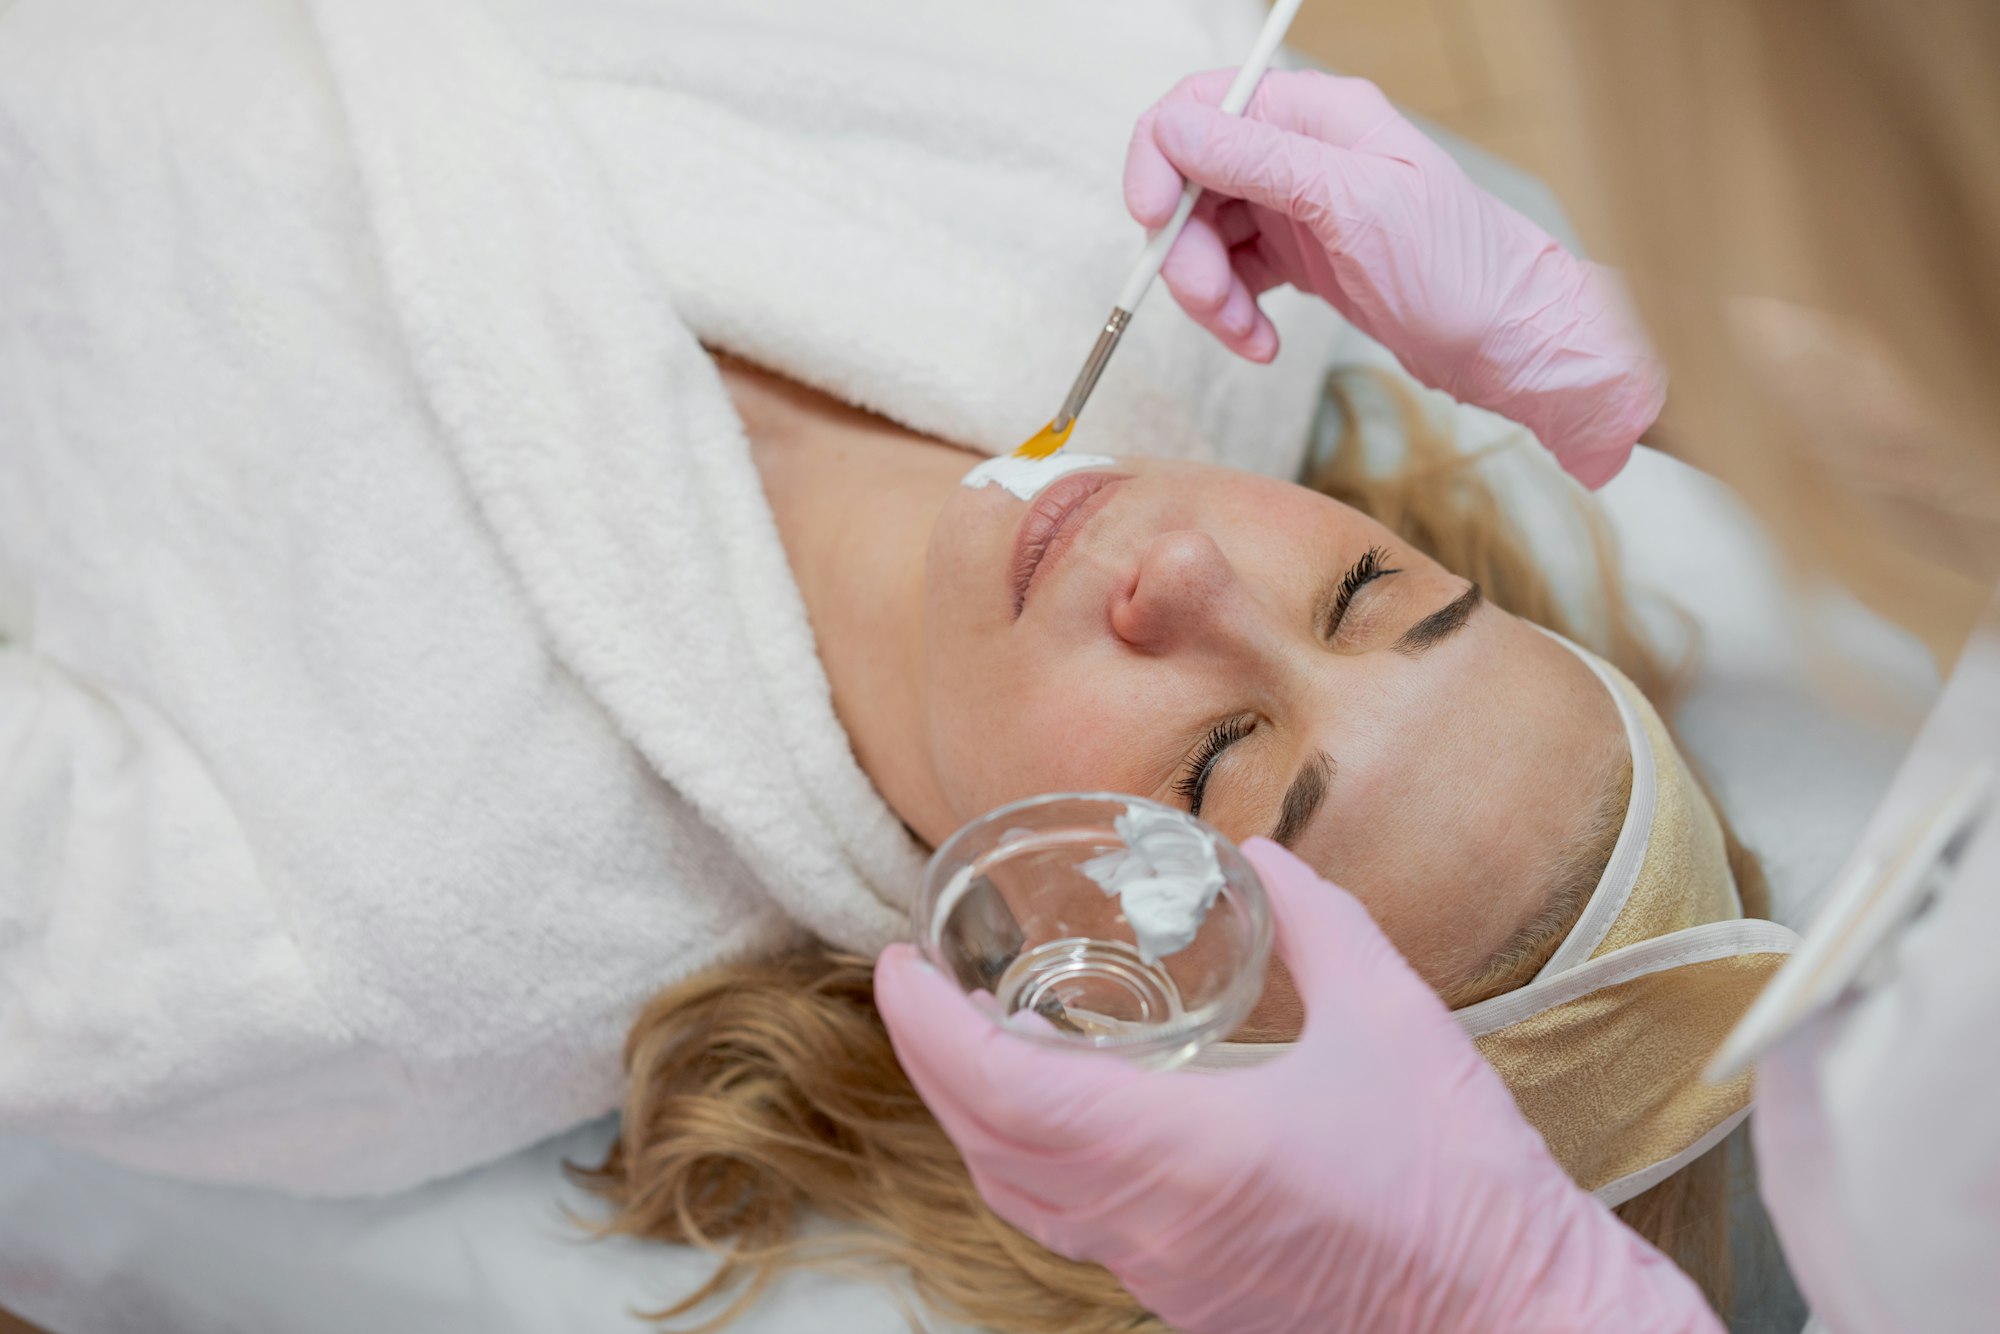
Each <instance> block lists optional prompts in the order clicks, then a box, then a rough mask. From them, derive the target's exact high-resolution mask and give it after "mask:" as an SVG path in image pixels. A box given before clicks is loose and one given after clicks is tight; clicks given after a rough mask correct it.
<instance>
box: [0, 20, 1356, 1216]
mask: <svg viewBox="0 0 2000 1334" xmlns="http://www.w3.org/2000/svg"><path fill="white" fill-rule="evenodd" d="M1257 18H1258V11H1257V7H1256V6H1255V5H1254V4H1252V3H1248V0H1244V2H1243V3H1220V2H1219V0H1174V2H1172V3H1168V2H1166V0H1097V2H1096V3H1092V4H1088V5H1085V4H1077V3H1074V2H1073V0H1007V3H969V2H965V3H942V4H933V5H916V4H909V3H904V2H902V0H882V2H881V3H868V2H867V0H797V2H796V3H788V4H779V3H764V2H760V3H748V2H746V0H721V2H718V3H711V4H692V3H669V4H652V5H642V4H637V3H632V2H631V0H626V2H624V3H614V2H613V0H596V2H595V3H588V4H585V3H577V2H576V0H505V2H504V3H501V2H498V0H496V2H494V3H487V4H480V3H475V2H474V0H325V3H306V2H304V0H204V2H203V3H199V4H196V3H176V4H162V3H159V0H15V3H13V4H12V5H11V6H10V7H7V8H5V9H4V11H0V638H4V639H5V641H6V643H5V644H4V645H0V1125H5V1126H7V1127H10V1128H17V1129H26V1130H29V1131H31V1132H33V1133H37V1134H41V1135H45V1136H47V1137H49V1138H51V1139H55V1140H60V1141H62V1142H64V1143H67V1144H71V1145H76V1146H81V1147H85V1148H88V1149H91V1150H93V1151H96V1152H98V1153H101V1154H103V1155H105V1156H107V1157H110V1158H113V1159H116V1160H119V1161H121V1162H125V1163H128V1164H133V1165H137V1166H141V1167H146V1168H151V1169H156V1170H159V1171H164V1172H171V1173H176V1174H183V1175H189V1176H199V1177H206V1178H211V1179H218V1180H226V1181H237V1182H251V1183H260V1184H268V1185H275V1186H281V1187H285V1188H290V1189H296V1190H304V1191H326V1192H365V1191H380V1190H387V1189H393V1188H396V1187H400V1186H404V1185H408V1184H410V1183H413V1182H416V1181H419V1180H422V1179H425V1178H428V1177H432V1176H436V1175H439V1174H442V1173H446V1172H450V1171H453V1170H456V1169H459V1168H462V1167H465V1166H467V1165H470V1164H473V1163H477V1162H479V1161H482V1160H484V1159H487V1158H490V1157H493V1156H495V1155H498V1154H501V1153H504V1152H506V1151H508V1150H511V1149H514V1148H516V1147H519V1146H521V1145H523V1144H526V1143H528V1142H530V1141H533V1140H535V1139H537V1138H539V1137H541V1136H544V1135H547V1134H549V1133H551V1132H554V1131H557V1130H560V1129H562V1128H564V1127H565V1126H567V1125H570V1124H571V1123H573V1122H575V1121H577V1120H579V1119H581V1118H584V1117H588V1116H591V1115H594V1114H597V1113H599V1112H602V1111H604V1110H605V1109H607V1108H609V1107H611V1106H613V1105H614V1104H615V1101H616V1097H617V1091H618V1086H619V1066H618V1051H619V1046H620V1042H621V1040H622V1037H623V1033H624V1030H625V1028H626V1026H627V1024H628V1023H629V1021H630V1019H631V1018H632V1015H633V1013H634V1011H635V1009H636V1007H637V1006H638V1005H639V1004H640V1003H641V1001H642V1000H643V999H644V998H645V997H646V996H647V995H648V994H650V993H651V992H652V991H654V990H655V989H656V988H658V987H659V986H661V985H662V984H664V983H667V982H670V981H672V980H674V979H676V978H680V977H683V976H686V975H687V974H689V973H690V972H692V971H694V970H697V969H699V968H702V967H704V966H706V965H709V964H713V963H715V962H717V961H719V960H725V959H730V958H735V957H742V956H745V955H749V954H753V953H761V952H769V951H774V950H778V949H781V948H785V947H787V946H788V945H792V944H796V943H798V942H800V941H802V940H804V939H806V938H808V937H812V936H817V937H819V938H821V939H824V940H827V941H831V942H834V943H835V944H838V945H840V946H844V947H847V948H850V949H856V950H868V951H872V950H874V949H876V948H878V947H879V946H881V945H882V944H883V943H885V942H887V941H888V940H890V939H892V938H894V937H896V936H897V935H898V934H900V933H901V931H902V929H903V923H904V921H905V908H906V903H907V896H908V895H909V893H910V892H911V890H912V888H913V887H914V884H915V881H916V878H917V876H918V874H919V871H920V868H921V865H922V851H921V849H920V848H918V847H917V846H916V844H915V843H914V841H913V840H912V839H911V838H910V837H909V836H908V835H907V834H906V833H905V832H904V830H903V828H902V826H901V824H900V823H899V821H898V820H897V819H896V817H895V815H894V814H893V813H892V812H891V811H890V810H889V809H888V808H887V806H886V805H885V804H884V803H883V802H882V800H881V798H880V797H879V795H878V794H877V793H876V792H875V791H874V789H873V788H872V787H871V786H870V784H869V783H868V781H867V779H866V777H865V776H864V775H863V774H862V773H861V771H860V769H859V768H858V766H857V765H856V764H855V762H854V758H853V755H852V753H851V751H850V749H849V747H848V743H847V739H846V737H845V736H844V734H843V733H842V732H841V730H840V727H839V725H838V723H837V722H836V720H835V717H834V714H833V712H832V709H831V706H830V703H829V696H828V689H827V684H826V679H825V677H824V675H823V673H822V671H821V669H820V666H819V664H818V661H817V658H816V657H815V654H814V650H813V644H812V639H811V635H810V632H809V629H808V626H807V622H806V619H805V615H804V610H803V607H802V604H801V602H800V600H799V597H798V593H797V590H796V588H795V586H794V585H793V583H792V581H791V577H790V574H789V572H788V570H787V568H786V565H785V560H784V554H783V551H782V549H781V547H780V544H779V542H778V539H777V535H776V530H775V528H774V526H773V523H772V519H771V515H770V513H769V510H768V508H767V507H766V505H765V502H764V499H763V494H762V491H761V489H760V487H759V485H758V480H757V476H756V473H755V471H754V469H753V468H752V466H751V463H750V459H749V454H748V450H747V448H746V446H745V441H744V438H743V434H742V428H741V424H740V423H739V421H738V420H737V418H736V416H735V414H734V412H733V411H732V409H731V406H730V403H729V400H728V398H727V396H726V395H725V394H724V393H723V391H722V388H721V386H720V383H719V381H718V379H717V377H716V375H715V372H714V368H713V366H712V365H711V363H710V361H709V359H708V357H707V355H706V354H705V353H704V352H703V350H702V346H701V344H702V343H703V342H706V343H708V344H710V345H712V346H715V347H720V348H725V349H728V350H730V351H732V352H735V353H738V354H741V355H742V356H744V357H746V358H749V359H752V360H754V361H757V362H760V363H762V364H764V365H767V366H770V367H773V368H775V369H777V370H779V371H781V372H783V373H785V374H787V375H790V376H792V377H794V378H796V379H798V380H801V381H804V382H806V383H809V384H812V385H816V386H818V387H820V388H822V389H825V390H828V391H830V392H832V393H834V394H836V395H838V396H840V397H841V398H844V399H846V400H848V401H850V402H853V403H856V404H859V405H861V406H863V407H866V408H869V409H872V410H874V411H877V412H880V413H882V414H883V415H885V416H887V417H890V418H892V419H894V420H896V421H899V422H902V423H904V424H906V425H908V426H911V427H913V428H916V429H918V430H921V431H925V432H930V433H933V434H936V435H938V436H941V437H943V438H945V439H948V440H951V441H954V442H957V443H959V444H962V445H965V446H967V447H969V448H972V449H978V450H987V451H991V450H997V449H1003V448H1007V447H1010V446H1011V445H1012V444H1013V443H1015V442H1016V441H1017V440H1018V439H1020V438H1021V437H1022V436H1024V435H1025V434H1027V433H1028V432H1030V431H1031V430H1033V429H1034V428H1035V427H1037V426H1038V425H1039V424H1040V422H1041V420H1042V419H1043V418H1044V417H1045V416H1046V414H1047V411H1048V409H1049V408H1050V406H1051V405H1052V404H1053V403H1054V402H1055V401H1056V400H1057V399H1058V398H1059V397H1060V395H1061V393H1062V391H1063V389H1064V388H1065V387H1066V386H1067V383H1068V380H1069V377H1070V376H1071V374H1073V372H1074V369H1075V366H1076V364H1077V362H1078V360H1079V358H1080V357H1081V355H1082V354H1083V352H1084V350H1085V349H1086V348H1087V347H1088V345H1089V343H1090V340H1091V338H1092V337H1093V335H1094V333H1095V328H1096V323H1097V321H1098V320H1100V319H1101V318H1102V316H1103V315H1104V313H1105V311H1106V310H1107V309H1108V308H1109V305H1110V301H1111V298H1112V296H1113V294H1114V292H1115V289H1116V285H1117V282H1118V281H1119V279H1120V277H1121V276H1122V273H1123V270H1124V268H1125V266H1126V264H1127V263H1129V261H1130V259H1131V257H1132V255H1133V254H1134V253H1135V251H1136V248H1137V246H1138V244H1139V242H1140V239H1141V237H1140V235H1139V232H1138V229H1137V228H1136V227H1135V226H1133V225H1132V224H1131V223H1130V222H1129V221H1128V220H1127V219H1125V217H1124V216H1123V212H1122V208H1121V206H1120V202H1119V172H1120V166H1121V163H1122V158H1123V150H1124V144H1125V139H1126V136H1127V134H1128V133H1129V131H1130V127H1131V123H1132V121H1133V118H1134V117H1135V116H1136V115H1137V114H1138V113H1139V111H1141V110H1142V109H1143V108H1144V106H1145V105H1146V104H1147V103H1148V102H1149V101H1150V100H1151V99H1152V98H1153V97H1155V96H1157V95H1158V94H1159V93H1161V92H1162V91H1164V90H1165V89H1166V88H1167V87H1168V86H1169V85H1170V84H1171V83H1172V82H1173V80H1174V79H1175V78H1177V77H1178V76H1179V75H1181V74H1183V73H1186V72H1189V71H1192V70H1196V69H1201V68H1207V67H1212V66H1215V65H1219V64H1227V63H1230V62H1232V61H1233V60H1234V59H1236V58H1237V57H1238V56H1239V55H1240V54H1241V52H1242V51H1243V50H1245V49H1247V46H1248V42H1249V38H1250V35H1251V33H1252V32H1253V31H1254V28H1255V25H1256V22H1257ZM1270 305H1271V307H1272V309H1273V312H1274V314H1275V315H1276V316H1277V317H1278V318H1279V321H1280V325H1281V328H1282V330H1283V333H1284V337H1285V339H1286V342H1287V348H1286V354H1285V356H1284V357H1283V359H1282V360H1281V363H1280V365H1279V367H1277V368H1273V369H1265V368H1257V367H1253V366H1249V365H1247V364H1244V363H1241V362H1238V361H1236V360H1234V359H1233V358H1231V357H1230V356H1228V355H1227V354H1226V353H1224V352H1222V351H1221V350H1220V349H1219V348H1217V347H1215V346H1214V345H1213V344H1212V343H1211V342H1210V341H1209V340H1208V339H1207V337H1206V336H1205V335H1203V334H1202V333H1201V332H1200V331H1199V330H1197V329H1195V328H1194V327H1193V325H1192V324H1191V323H1190V322H1188V321H1187V320H1185V319H1184V318H1182V317H1181V316H1180V315H1179V314H1178V312H1176V311H1175V310H1174V309H1173V308H1172V306H1171V302H1170V299H1169V298H1167V297H1166V296H1165V294H1164V293H1160V294H1156V296H1155V297H1154V300H1153V302H1152V303H1150V304H1149V305H1148V306H1147V308H1146V310H1145V313H1144V314H1143V315H1142V316H1141V318H1140V319H1139V320H1138V322H1137V324H1136V326H1135V328H1134V330H1133V332H1132V334H1131V335H1130V336H1129V337H1128V338H1127V340H1126V345H1125V347H1124V348H1123V349H1122V350H1121V351H1120V353H1119V356H1118V359H1117V361H1116V363H1115V364H1114V365H1113V366H1112V368H1111V370H1110V372H1109V373H1108V374H1107V375H1106V377H1105V380H1104V383H1103V385H1102V387H1101V388H1100V390H1099V392H1098V395H1097V398H1096V399H1095V401H1094V402H1093V404H1092V406H1091V412H1090V415H1089V418H1088V419H1087V422H1086V426H1085V428H1084V429H1083V430H1082V431H1081V432H1080V433H1079V435H1078V437H1077V443H1078V444H1079V445H1082V446H1085V447H1088V448H1092V449H1103V450H1109V451H1111V452H1114V453H1116V452H1134V453H1136V452H1144V453H1157V454H1169V455H1176V456H1182V457H1224V456H1226V457H1227V458H1229V459H1230V460H1231V461H1233V462H1235V463H1237V464H1239V465H1242V466H1247V467H1255V468H1259V469H1262V470H1265V471H1269V472H1274V473H1286V472H1289V471H1290V470H1292V469H1293V468H1294V467H1295V466H1296V465H1297V463H1298V460H1299V458H1300V452H1301V450H1302V448H1303V445H1304V441H1305V436H1306V431H1307V425H1308V419H1309V417H1310V414H1311V412H1312V410H1313V405H1314V402H1315V400H1316V397H1317V389H1318V378H1319V371H1320V368H1321V367H1323V366H1324V365H1325V364H1326V361H1327V359H1328V356H1329V354H1330V352H1331V350H1332V345H1333V343H1334V341H1335V340H1336V339H1337V338H1339V337H1342V336H1343V335H1342V334H1341V333H1340V332H1339V331H1338V326H1337V325H1336V323H1335V321H1334V320H1333V319H1332V317H1331V316H1330V315H1328V314H1326V313H1325V312H1324V311H1323V310H1322V309H1321V308H1319V307H1317V306H1315V305H1313V304H1311V303H1307V302H1304V301H1302V300H1298V299H1295V298H1293V297H1292V296H1291V295H1290V294H1283V295H1280V296H1278V297H1275V298H1274V299H1273V300H1272V301H1271V302H1270Z"/></svg>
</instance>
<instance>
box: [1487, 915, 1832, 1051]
mask: <svg viewBox="0 0 2000 1334" xmlns="http://www.w3.org/2000/svg"><path fill="white" fill-rule="evenodd" d="M1798 944H1799V937H1798V933H1797V932H1795V931H1793V930H1792V929H1791V928H1790V927H1787V926H1780V925H1779V924H1778V923H1776V922H1766V921H1763V920H1762V919H1760V918H1755V917H1750V918H1738V919H1735V920H1732V921H1727V922H1703V923H1702V924H1701V925H1700V926H1691V927H1688V928H1686V929H1685V930H1681V931H1670V932H1668V933H1667V934H1666V935H1664V936H1654V937H1653V938H1652V939H1650V940H1642V941H1639V942H1638V943H1637V944H1633V945H1627V946H1626V947H1625V948H1624V949H1620V950H1613V951H1611V953H1609V954H1607V955H1605V956H1603V957H1602V958H1598V959H1592V960H1591V961H1590V962H1588V963H1585V964H1582V965H1580V966H1578V967H1576V968H1572V969H1570V970H1569V971H1568V972H1567V973H1564V974H1563V975H1562V976H1560V977H1552V978H1549V979H1547V980H1546V981H1534V982H1530V983H1529V984H1528V985H1527V986H1525V987H1522V988H1521V989H1520V990H1518V991H1510V992H1508V993H1507V994H1506V995H1504V996H1495V997H1494V998H1493V999H1491V1000H1484V1001H1481V1002H1479V1004H1477V1005H1468V1006H1466V1007H1465V1008H1464V1009H1463V1010H1459V1011H1457V1012H1455V1013H1454V1014H1453V1016H1452V1017H1453V1018H1455V1019H1457V1020H1458V1022H1459V1026H1460V1027H1461V1028H1463V1029H1464V1030H1465V1031H1466V1033H1467V1034H1468V1035H1469V1036H1471V1037H1475V1038H1476V1037H1483V1036H1485V1035H1486V1034H1488V1033H1493V1032H1497V1031H1499V1030H1500V1029H1503V1028H1505V1027H1507V1026H1508V1025H1509V1024H1517V1023H1519V1022H1521V1020H1523V1019H1526V1018H1529V1017H1530V1016H1532V1015H1537V1014H1540V1013H1541V1012H1542V1011H1544V1010H1549V1009H1554V1008H1555V1007H1556V1006H1558V1005H1566V1004H1568V1003H1569V1002H1570V1001H1573V1000H1576V999H1578V998H1579V997H1582V996H1587V995H1589V994H1590V993H1591V992H1593V991H1602V990H1603V989H1604V988H1605V987H1615V986H1617V985H1618V984H1619V983H1621V982H1630V981H1632V980H1633V979H1635V978H1641V977H1646V976H1649V975H1650V974H1653V973H1664V972H1666V971H1667V970H1668V969H1670V968H1679V967H1681V966H1683V965H1685V964H1691V963H1708V962H1711V961H1712V960H1715V959H1727V958H1730V957H1732V956H1734V955H1738V954H1790V953H1791V952H1792V951H1793V950H1795V949H1797V948H1798Z"/></svg>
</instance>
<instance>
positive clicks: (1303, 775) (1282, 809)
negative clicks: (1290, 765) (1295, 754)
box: [1271, 750, 1335, 848]
mask: <svg viewBox="0 0 2000 1334" xmlns="http://www.w3.org/2000/svg"><path fill="white" fill-rule="evenodd" d="M1334 768H1335V765H1334V763H1333V756H1331V755H1329V754H1327V753H1326V752H1325V751H1323V750H1317V751H1314V752H1313V753H1312V756H1311V757H1310V758H1309V759H1307V760H1306V762H1305V763H1304V764H1302V765H1300V766H1299V772H1298V774H1297V775H1296V776H1295V777H1294V778H1293V779H1292V785H1291V786H1290V787H1288V788H1286V789H1285V799H1284V801H1283V802H1282V803H1280V804H1279V807H1278V827H1277V828H1276V829H1273V830H1272V831H1271V841H1272V842H1273V843H1276V844H1279V845H1280V846H1283V847H1287V848H1289V847H1291V846H1292V844H1294V843H1296V842H1297V841H1298V838H1299V835H1300V834H1303V833H1305V831H1306V826H1307V825H1308V824H1310V823H1311V822H1312V818H1313V816H1314V815H1316V814H1317V813H1318V812H1319V807H1320V803H1321V802H1323V801H1325V800H1326V790H1327V788H1329V787H1331V786H1332V785H1333V774H1334Z"/></svg>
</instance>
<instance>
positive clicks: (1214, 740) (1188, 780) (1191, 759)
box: [1174, 718, 1257, 815]
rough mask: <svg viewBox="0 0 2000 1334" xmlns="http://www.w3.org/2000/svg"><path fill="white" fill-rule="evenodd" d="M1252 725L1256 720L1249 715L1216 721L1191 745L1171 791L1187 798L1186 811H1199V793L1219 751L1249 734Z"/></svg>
mask: <svg viewBox="0 0 2000 1334" xmlns="http://www.w3.org/2000/svg"><path fill="white" fill-rule="evenodd" d="M1256 727H1257V723H1256V721H1255V720H1254V719H1251V718H1231V719H1228V720H1227V721H1225V722H1220V723H1217V724H1216V725H1215V726H1214V727H1211V728H1210V729H1209V730H1208V735H1207V736H1205V737H1203V738H1202V739H1201V744H1200V745H1199V746H1196V747H1195V751H1194V754H1192V755H1190V756H1188V762H1187V767H1186V768H1185V769H1183V770H1182V771H1181V776H1180V777H1179V778H1177V779H1175V780H1174V791H1175V792H1176V793H1177V794H1179V796H1180V797H1181V799H1182V800H1183V801H1185V802H1187V804H1188V814H1189V815H1200V814H1201V801H1202V797H1203V796H1204V795H1206V793H1207V791H1208V776H1209V774H1210V773H1211V772H1212V771H1213V770H1214V769H1215V762H1216V761H1217V760H1219V759H1220V758H1222V752H1223V751H1225V750H1228V749H1229V748H1230V747H1231V746H1233V745H1235V744H1236V743H1237V742H1239V741H1241V740H1242V739H1243V738H1244V737H1246V736H1249V735H1250V733H1251V732H1253V731H1255V730H1256Z"/></svg>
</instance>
